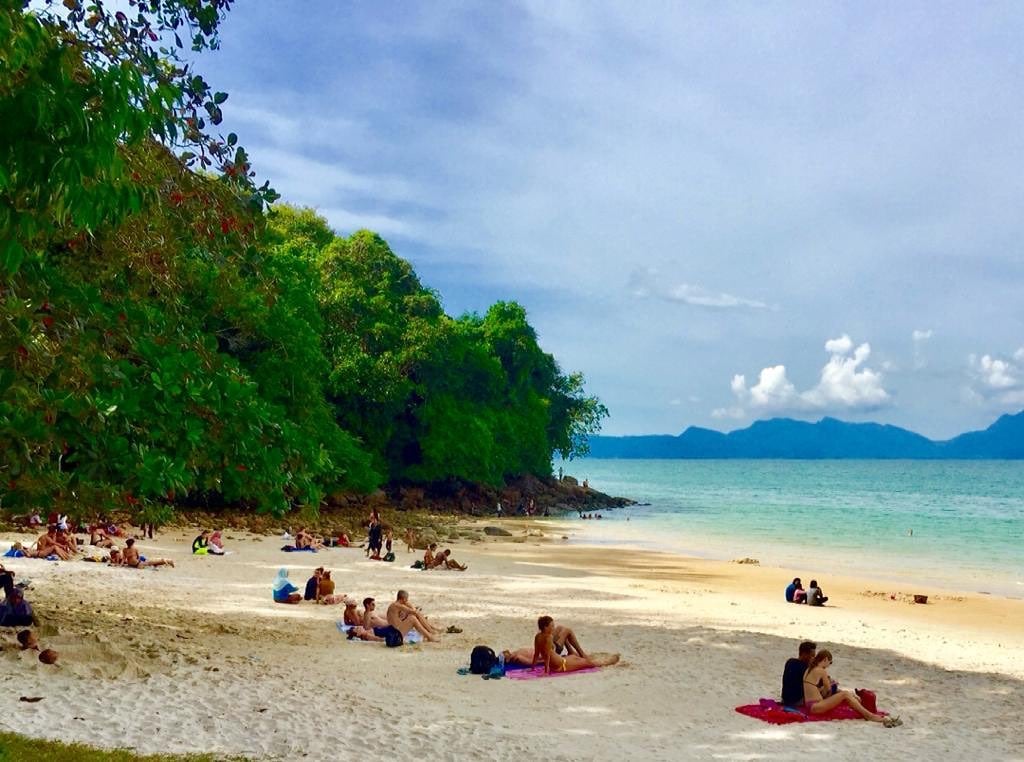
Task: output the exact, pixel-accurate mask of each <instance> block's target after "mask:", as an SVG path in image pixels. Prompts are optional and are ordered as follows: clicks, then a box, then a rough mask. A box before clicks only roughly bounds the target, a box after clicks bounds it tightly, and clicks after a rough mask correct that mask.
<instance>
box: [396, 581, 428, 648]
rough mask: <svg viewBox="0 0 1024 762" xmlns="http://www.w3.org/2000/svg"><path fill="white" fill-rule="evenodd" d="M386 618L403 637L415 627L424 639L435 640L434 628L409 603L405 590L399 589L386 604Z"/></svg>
mask: <svg viewBox="0 0 1024 762" xmlns="http://www.w3.org/2000/svg"><path fill="white" fill-rule="evenodd" d="M387 620H388V624H389V625H391V626H392V627H394V628H395V629H396V630H398V631H399V632H400V633H402V636H403V637H405V636H406V635H408V634H409V631H410V630H412V629H414V628H415V630H416V631H417V632H419V634H420V635H422V636H423V639H424V640H427V641H430V642H434V641H436V640H437V638H436V637H434V636H435V635H436V633H435V632H434V628H433V627H431V626H430V625H429V624H427V620H426V618H425V617H424V616H423V615H422V614H421V613H420V612H419V611H418V610H417V609H416V608H415V607H414V606H412V605H411V604H410V603H409V594H408V593H407V592H406V591H405V590H399V591H398V595H397V596H396V597H395V601H394V602H393V603H392V604H391V605H390V606H388V613H387Z"/></svg>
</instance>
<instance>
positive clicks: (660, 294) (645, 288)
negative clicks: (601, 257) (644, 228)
mask: <svg viewBox="0 0 1024 762" xmlns="http://www.w3.org/2000/svg"><path fill="white" fill-rule="evenodd" d="M629 292H630V294H632V295H633V296H635V297H637V298H641V299H646V298H650V297H655V298H658V299H664V300H665V301H669V302H679V303H681V304H688V305H690V306H691V307H705V308H709V309H724V310H728V309H743V308H746V309H751V310H767V309H777V308H776V307H772V306H769V305H768V304H766V303H765V302H762V301H759V300H757V299H747V298H746V297H743V296H736V295H735V294H728V293H725V292H724V291H713V290H710V289H707V288H704V287H703V286H699V285H696V284H693V283H677V284H675V285H673V284H671V283H666V282H665V281H664V279H663V278H662V277H661V276H660V275H659V273H658V271H657V270H655V269H653V268H644V269H640V270H634V271H633V272H632V273H631V274H630V276H629Z"/></svg>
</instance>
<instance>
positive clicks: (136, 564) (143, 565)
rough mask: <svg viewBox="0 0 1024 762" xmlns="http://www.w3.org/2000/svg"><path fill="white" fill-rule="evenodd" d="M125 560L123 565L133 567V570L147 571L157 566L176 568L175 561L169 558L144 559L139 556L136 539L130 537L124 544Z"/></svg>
mask: <svg viewBox="0 0 1024 762" xmlns="http://www.w3.org/2000/svg"><path fill="white" fill-rule="evenodd" d="M123 556H124V558H123V560H122V563H123V564H124V565H125V566H131V567H132V568H133V569H147V568H150V567H156V566H171V567H173V566H174V561H172V560H171V559H169V558H147V559H145V560H143V558H142V557H141V556H140V555H139V549H138V548H136V547H135V538H134V537H129V538H128V539H127V540H125V543H124V554H123Z"/></svg>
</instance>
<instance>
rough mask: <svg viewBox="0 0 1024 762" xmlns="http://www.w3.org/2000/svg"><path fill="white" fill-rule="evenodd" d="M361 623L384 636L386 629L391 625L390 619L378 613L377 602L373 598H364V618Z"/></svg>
mask: <svg viewBox="0 0 1024 762" xmlns="http://www.w3.org/2000/svg"><path fill="white" fill-rule="evenodd" d="M360 624H361V625H362V626H363V627H365V628H366V629H368V630H373V632H374V633H375V634H376V635H380V636H382V637H383V635H384V631H385V630H387V629H388V627H390V625H389V624H388V620H387V619H385V618H384V617H382V616H381V615H380V614H378V613H377V602H376V601H375V600H374V599H373V598H364V599H363V619H362V621H361V622H360Z"/></svg>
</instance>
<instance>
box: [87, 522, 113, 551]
mask: <svg viewBox="0 0 1024 762" xmlns="http://www.w3.org/2000/svg"><path fill="white" fill-rule="evenodd" d="M89 544H90V545H95V546H96V547H97V548H112V547H113V546H114V541H113V540H111V539H110V538H109V537H107V530H106V529H104V528H103V527H101V526H97V525H93V526H91V527H89Z"/></svg>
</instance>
